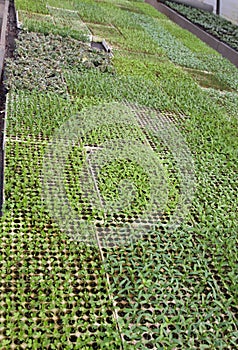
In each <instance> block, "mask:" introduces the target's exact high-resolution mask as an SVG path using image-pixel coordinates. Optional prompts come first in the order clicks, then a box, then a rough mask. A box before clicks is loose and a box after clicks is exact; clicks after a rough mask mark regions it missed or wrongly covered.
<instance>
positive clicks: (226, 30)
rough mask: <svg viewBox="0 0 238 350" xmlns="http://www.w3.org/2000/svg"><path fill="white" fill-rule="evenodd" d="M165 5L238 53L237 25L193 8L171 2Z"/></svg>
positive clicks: (166, 2)
mask: <svg viewBox="0 0 238 350" xmlns="http://www.w3.org/2000/svg"><path fill="white" fill-rule="evenodd" d="M165 4H166V5H168V6H169V7H171V8H172V9H174V10H176V11H177V12H179V13H181V14H182V15H183V16H184V17H186V18H187V19H189V20H190V21H191V22H193V23H195V24H197V25H198V26H200V27H201V28H203V29H204V30H205V31H206V32H208V33H210V34H212V35H213V36H215V37H216V38H218V39H219V40H221V41H223V42H224V43H226V44H228V45H229V46H230V47H232V48H233V49H235V50H236V51H238V27H237V25H235V24H233V23H231V22H230V21H228V20H226V19H225V18H222V17H220V16H218V15H215V14H213V13H210V12H207V11H203V10H200V9H196V8H193V7H191V6H187V5H183V4H176V3H174V2H171V1H165Z"/></svg>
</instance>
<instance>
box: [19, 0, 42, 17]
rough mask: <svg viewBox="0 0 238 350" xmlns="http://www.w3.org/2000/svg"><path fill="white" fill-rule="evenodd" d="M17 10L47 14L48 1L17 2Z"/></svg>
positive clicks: (24, 0)
mask: <svg viewBox="0 0 238 350" xmlns="http://www.w3.org/2000/svg"><path fill="white" fill-rule="evenodd" d="M15 5H16V9H17V10H23V11H29V12H36V13H44V14H47V13H48V10H47V7H46V0H37V1H35V0H16V1H15Z"/></svg>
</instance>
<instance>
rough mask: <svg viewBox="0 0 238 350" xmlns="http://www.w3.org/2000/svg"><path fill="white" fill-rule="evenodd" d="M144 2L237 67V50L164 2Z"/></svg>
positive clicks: (152, 0) (148, 0)
mask: <svg viewBox="0 0 238 350" xmlns="http://www.w3.org/2000/svg"><path fill="white" fill-rule="evenodd" d="M146 2H147V3H148V4H150V5H152V6H154V7H155V8H156V9H157V10H159V11H160V12H161V13H163V14H165V15H166V16H168V17H169V18H170V19H171V20H172V21H174V22H175V23H177V24H178V25H180V26H181V27H182V28H184V29H187V30H189V31H190V32H191V33H193V34H194V35H196V36H197V37H198V38H199V39H201V40H203V41H204V42H205V43H206V44H208V45H209V46H211V47H212V48H213V49H215V50H216V51H217V52H219V53H220V54H222V55H223V56H224V57H226V58H227V59H228V60H230V61H231V62H232V63H233V64H235V65H236V66H237V67H238V52H237V51H236V50H234V49H233V48H232V47H230V46H229V45H227V44H226V43H224V42H222V41H220V40H219V39H217V38H216V37H214V36H212V35H211V34H209V33H208V32H206V31H205V30H204V29H203V28H200V27H199V26H197V25H196V24H193V23H192V22H191V21H189V20H188V19H186V18H185V17H184V16H183V15H182V14H179V13H178V12H177V11H175V10H173V9H172V8H170V7H169V6H166V5H165V4H163V3H160V2H158V1H157V0H146Z"/></svg>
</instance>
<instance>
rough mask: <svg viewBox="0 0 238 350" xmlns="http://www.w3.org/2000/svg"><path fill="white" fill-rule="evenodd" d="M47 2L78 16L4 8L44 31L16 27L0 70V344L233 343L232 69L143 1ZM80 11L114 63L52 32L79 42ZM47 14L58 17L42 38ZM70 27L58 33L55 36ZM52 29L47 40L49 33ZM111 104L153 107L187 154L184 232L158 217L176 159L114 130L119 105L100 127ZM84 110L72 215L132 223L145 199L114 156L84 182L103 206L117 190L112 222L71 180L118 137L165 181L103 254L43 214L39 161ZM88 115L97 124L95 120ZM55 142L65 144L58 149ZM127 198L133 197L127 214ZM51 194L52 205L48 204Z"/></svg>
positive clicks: (128, 130)
mask: <svg viewBox="0 0 238 350" xmlns="http://www.w3.org/2000/svg"><path fill="white" fill-rule="evenodd" d="M47 4H48V5H50V6H54V7H61V8H67V9H69V10H74V11H79V12H78V14H77V12H72V13H71V12H70V11H63V12H62V11H58V10H55V9H47V7H46V2H45V1H27V2H26V1H20V0H17V1H16V5H17V8H18V9H20V10H22V12H20V15H21V16H22V18H23V20H24V25H28V26H29V28H28V29H31V30H33V31H35V30H37V31H38V30H39V31H43V32H45V33H51V35H43V34H39V33H26V32H24V31H22V32H21V33H20V35H19V38H18V40H17V41H16V52H15V57H14V59H12V60H10V61H8V63H7V71H6V75H7V79H8V88H9V90H10V91H9V94H8V104H7V109H8V115H7V133H6V157H5V160H6V166H5V188H4V190H5V199H6V201H5V211H4V216H3V218H2V219H1V220H0V270H1V281H0V289H1V293H0V305H1V308H0V340H1V346H2V347H3V348H4V349H7V350H8V349H9V350H10V349H13V348H18V347H22V348H28V349H49V348H52V349H53V348H62V349H80V350H81V349H83V350H89V349H95V348H96V349H109V350H114V349H120V348H121V346H122V340H121V336H122V337H123V338H124V344H123V347H124V348H125V349H134V348H135V349H137V348H138V349H146V348H153V347H154V348H156V349H160V348H161V349H172V348H173V349H177V348H178V349H179V348H182V349H201V348H204V349H205V348H208V349H213V348H214V349H217V348H219V349H235V348H236V344H237V329H236V328H237V327H236V319H235V315H236V313H237V300H238V299H237V298H238V295H237V282H238V281H237V276H238V271H237V259H238V256H237V250H236V247H237V243H238V242H237V227H238V222H237V214H236V208H237V204H238V203H237V167H238V163H237V149H238V139H237V127H238V125H237V124H238V119H237V113H238V105H237V91H238V74H237V69H236V68H235V67H234V66H233V65H232V64H230V63H229V62H227V61H226V60H224V59H223V58H222V57H221V56H219V55H218V54H216V53H213V52H212V51H211V50H210V49H208V48H207V47H205V45H204V44H202V43H201V42H200V41H198V40H197V39H195V38H193V37H192V36H191V34H188V33H187V32H185V31H183V30H182V29H179V28H178V27H177V26H176V25H173V24H172V23H171V22H169V21H168V20H166V19H165V17H164V16H163V15H161V14H159V13H158V12H157V11H156V10H154V9H153V8H152V7H149V5H147V4H145V3H144V2H141V1H126V0H121V1H114V0H106V1H92V0H84V1H79V0H74V1H69V0H68V1H66V0H64V1H62V2H61V1H59V0H49V1H48V2H47ZM26 11H27V12H26ZM32 12H34V14H33V13H32ZM36 13H37V14H36ZM78 15H79V16H80V18H81V19H82V20H83V21H87V22H90V24H89V27H90V28H91V29H92V30H95V32H96V35H100V36H103V37H104V36H105V37H106V38H108V40H109V42H110V44H111V43H112V44H113V46H114V48H119V50H116V49H115V50H114V58H113V60H112V64H113V66H114V69H112V65H111V60H110V57H109V55H107V54H104V53H99V52H97V51H94V50H92V49H91V48H90V47H89V46H87V45H85V44H83V43H81V42H79V41H78V40H74V39H72V38H70V37H67V40H65V39H64V38H62V36H63V35H66V32H67V35H68V36H71V35H74V34H75V38H77V39H80V35H81V34H80V33H81V32H80V30H81V29H80V28H79V27H76V28H74V30H75V32H72V30H73V29H72V28H73V24H74V22H73V21H74V20H75V19H76V18H77V16H78ZM24 16H25V17H24ZM52 18H56V19H57V18H58V21H59V22H58V24H57V26H55V28H53V25H52V23H51V21H52ZM68 20H69V22H70V21H71V25H70V30H69V29H65V28H64V26H65V22H64V21H68ZM76 20H78V19H76ZM60 21H62V22H61V24H60ZM54 30H55V31H54ZM64 30H65V32H64ZM56 32H57V33H58V34H60V35H59V36H58V35H52V33H56ZM184 67H185V68H184ZM188 68H189V69H188ZM204 85H206V86H205V88H204ZM201 86H203V88H201ZM115 101H119V102H124V101H127V102H128V103H130V104H133V105H139V106H140V105H141V106H143V107H144V108H145V107H146V108H147V109H146V108H145V110H143V111H144V113H146V112H145V111H147V112H148V111H150V108H153V109H156V111H157V112H158V113H157V114H156V118H157V119H156V120H157V122H159V121H160V122H162V121H163V120H164V118H165V117H166V118H167V119H168V120H169V121H170V123H171V125H174V126H175V127H176V128H177V129H178V130H179V133H180V134H181V135H182V136H183V138H184V140H185V142H186V144H187V145H188V147H189V150H190V152H191V154H192V158H193V161H194V168H195V171H196V190H195V191H194V198H193V202H192V203H191V207H190V208H189V212H188V215H187V216H186V218H185V219H184V222H181V223H180V225H179V226H178V227H176V228H174V229H172V230H169V229H168V227H167V226H166V223H167V222H168V221H169V220H170V217H171V215H172V214H173V212H174V209H175V208H176V206H177V205H178V200H179V197H180V195H181V188H180V187H181V178H182V175H181V173H180V172H179V164H177V162H176V159H174V156H173V154H172V153H171V151H170V150H169V149H167V148H166V145H165V144H164V143H163V140H161V139H160V138H159V137H157V136H155V135H154V134H153V133H152V132H147V133H145V129H143V128H142V127H139V126H138V125H137V126H136V127H135V125H134V124H132V125H131V124H130V123H124V125H123V126H122V125H121V124H120V120H123V113H122V112H123V111H122V110H119V111H118V113H117V114H116V118H117V119H116V120H118V123H116V122H115V121H114V123H108V122H105V124H103V125H100V126H98V124H97V113H96V111H97V109H99V107H100V106H101V105H102V104H103V103H105V102H113V103H115ZM92 106H94V108H91V107H92ZM113 106H114V105H113ZM88 111H91V112H95V116H94V121H95V124H94V125H93V127H92V128H91V129H90V130H89V131H88V130H86V131H85V130H82V131H84V134H83V137H82V138H81V139H80V140H78V142H76V144H75V145H74V146H72V148H71V150H70V153H69V154H68V157H67V159H66V161H65V167H64V169H62V173H63V178H64V186H65V191H66V193H65V196H67V199H68V200H69V201H70V204H71V205H72V208H73V209H75V210H77V211H78V214H79V215H78V217H79V218H80V220H82V221H84V222H90V223H91V224H95V226H96V225H97V227H99V228H100V229H102V228H105V227H104V226H106V224H107V225H108V227H109V229H110V227H111V226H110V225H112V224H114V225H122V224H124V223H125V221H126V220H127V222H130V221H131V220H132V221H133V220H134V219H135V218H136V219H138V218H137V216H138V217H139V216H140V214H141V213H142V212H143V211H144V209H145V208H146V204H147V203H148V202H149V201H150V196H151V195H152V193H151V191H150V189H151V187H150V181H149V177H148V173H147V172H146V171H145V170H144V169H143V166H142V164H140V163H139V162H135V161H130V160H128V159H125V158H124V159H116V160H112V161H111V162H109V163H107V164H105V165H104V166H102V167H101V168H100V171H99V177H98V179H97V180H96V182H95V183H96V185H97V186H98V189H99V191H100V193H101V196H102V198H103V200H104V201H105V202H106V201H109V202H110V201H115V202H116V201H117V199H118V200H119V199H120V195H121V193H120V188H122V189H123V188H124V194H127V192H128V197H127V196H125V202H122V203H124V204H125V206H124V207H123V208H120V212H119V215H117V214H118V213H117V214H115V215H114V216H113V215H111V216H110V217H109V216H108V217H106V215H105V212H103V210H101V211H100V210H99V209H98V208H95V207H93V205H92V203H91V201H90V194H87V193H86V196H85V191H84V190H85V187H84V186H83V184H82V183H81V182H80V179H81V177H80V176H81V172H82V168H83V166H84V164H85V163H86V161H87V157H88V148H89V149H90V152H93V151H94V150H93V147H94V146H96V147H98V148H100V146H102V145H103V144H104V143H105V142H106V141H107V140H111V141H112V142H115V143H116V142H117V140H118V139H121V138H126V139H128V138H131V139H133V140H137V141H138V140H139V141H140V142H141V143H142V144H147V143H146V142H149V144H150V145H153V150H154V152H153V154H155V155H156V157H157V158H156V159H158V160H159V161H160V164H161V167H162V168H163V169H164V172H165V173H166V181H167V185H168V200H167V203H166V206H165V208H164V210H163V212H161V213H158V215H159V219H160V220H158V223H157V224H154V225H153V227H152V226H149V229H148V230H147V229H146V233H145V232H144V235H142V236H141V239H140V240H139V241H137V242H134V243H131V244H130V242H127V241H126V243H125V244H123V245H119V244H118V245H116V246H115V244H116V243H114V242H113V241H112V246H111V247H108V246H107V248H101V247H99V246H98V244H97V243H98V242H100V243H101V240H102V238H103V237H102V236H100V234H98V237H97V239H96V237H95V236H91V232H88V237H87V240H86V239H85V241H84V242H82V241H80V240H78V241H77V240H76V234H78V233H75V232H74V231H73V230H72V234H71V235H69V234H67V233H66V232H67V229H68V227H69V228H70V223H68V222H65V229H64V228H60V227H59V226H58V224H57V223H56V222H55V221H54V219H53V218H52V217H51V216H50V213H49V210H48V208H47V207H46V203H45V199H44V198H45V197H44V193H43V186H42V166H43V159H44V156H45V152H46V148H47V145H48V143H49V142H53V139H52V137H53V135H54V133H55V131H56V130H58V129H59V128H60V127H61V126H62V125H64V123H65V122H66V121H67V120H68V119H70V118H71V117H72V116H77V117H78V120H79V117H80V116H84V118H86V120H87V118H89V117H91V115H89V112H88ZM100 111H101V110H100ZM102 111H104V113H105V115H104V117H105V118H104V119H105V120H108V119H106V117H107V112H108V110H106V109H104V110H102ZM109 112H110V113H112V114H113V113H114V112H115V110H114V107H113V108H112V109H111V110H110V111H109ZM100 113H101V112H100ZM110 113H109V116H110ZM102 114H103V113H102ZM113 115H114V114H113ZM100 117H102V120H103V115H102V116H101V115H100ZM67 141H68V140H66V139H65V138H63V142H65V146H66V145H67ZM184 156H185V157H186V155H184ZM61 157H63V154H61ZM128 179H129V181H128V182H130V180H133V181H132V182H133V183H134V186H132V188H130V183H129V185H128V183H126V181H127V180H128ZM51 185H52V186H53V185H54V184H53V182H52V184H51ZM118 185H122V186H121V187H120V186H118ZM123 186H124V187H123ZM130 191H131V193H129V192H130ZM131 194H132V196H134V197H133V198H134V201H133V202H132V203H130V204H129V205H127V203H126V200H127V199H128V198H129V199H131V197H130V195H131ZM65 199H66V197H62V198H60V201H61V202H60V203H61V207H63V204H64V203H65ZM152 219H153V218H151V220H152ZM147 224H148V223H147ZM113 227H115V226H113ZM116 227H117V226H116ZM71 229H72V228H71ZM98 232H99V233H100V232H101V231H100V230H99V231H98ZM109 233H110V232H109V231H107V230H105V231H104V233H103V234H104V235H105V236H107V234H109ZM78 236H79V234H78ZM78 236H77V237H78ZM106 238H107V237H106ZM81 240H83V238H82V237H81ZM115 315H117V318H116V317H115Z"/></svg>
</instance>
